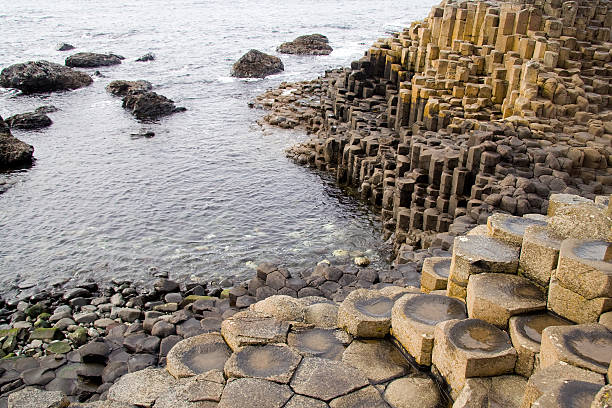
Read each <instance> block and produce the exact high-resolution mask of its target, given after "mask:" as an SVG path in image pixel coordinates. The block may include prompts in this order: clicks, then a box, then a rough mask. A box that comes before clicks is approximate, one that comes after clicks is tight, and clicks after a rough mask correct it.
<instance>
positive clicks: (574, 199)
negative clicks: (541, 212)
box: [548, 194, 593, 217]
mask: <svg viewBox="0 0 612 408" xmlns="http://www.w3.org/2000/svg"><path fill="white" fill-rule="evenodd" d="M592 203H593V200H589V199H588V198H584V197H581V196H579V195H574V194H551V195H550V197H549V198H548V216H549V217H553V216H554V215H555V213H556V212H557V210H558V209H560V208H564V207H568V206H570V205H578V204H592Z"/></svg>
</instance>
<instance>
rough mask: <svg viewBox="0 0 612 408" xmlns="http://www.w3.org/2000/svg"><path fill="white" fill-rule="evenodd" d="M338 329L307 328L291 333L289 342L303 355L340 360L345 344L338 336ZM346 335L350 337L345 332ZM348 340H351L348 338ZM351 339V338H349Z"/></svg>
mask: <svg viewBox="0 0 612 408" xmlns="http://www.w3.org/2000/svg"><path fill="white" fill-rule="evenodd" d="M338 333H344V332H339V331H337V330H333V329H332V330H326V329H307V330H297V331H292V332H290V333H289V336H288V338H287V344H289V346H291V347H294V348H295V349H296V350H297V351H299V352H300V353H301V354H302V355H305V356H311V357H321V358H327V359H330V360H339V359H340V358H342V353H343V352H344V344H343V343H342V341H341V340H340V339H339V338H338V336H337V334H338ZM344 335H346V337H350V336H349V335H347V334H346V333H344ZM347 340H349V339H348V338H347ZM349 341H350V340H349Z"/></svg>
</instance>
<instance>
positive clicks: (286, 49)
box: [277, 34, 334, 55]
mask: <svg viewBox="0 0 612 408" xmlns="http://www.w3.org/2000/svg"><path fill="white" fill-rule="evenodd" d="M333 50H334V49H333V48H332V47H330V45H329V40H328V39H327V37H326V36H324V35H321V34H310V35H302V36H300V37H298V38H296V39H295V40H293V41H291V42H286V43H282V44H281V45H280V47H278V49H277V51H278V52H281V53H283V54H298V55H329V54H330V53H331V52H332V51H333Z"/></svg>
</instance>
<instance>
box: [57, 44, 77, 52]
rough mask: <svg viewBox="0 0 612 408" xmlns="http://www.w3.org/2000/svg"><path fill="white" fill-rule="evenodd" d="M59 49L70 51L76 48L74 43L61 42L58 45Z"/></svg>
mask: <svg viewBox="0 0 612 408" xmlns="http://www.w3.org/2000/svg"><path fill="white" fill-rule="evenodd" d="M57 50H58V51H70V50H74V45H72V44H68V43H61V44H58V45H57Z"/></svg>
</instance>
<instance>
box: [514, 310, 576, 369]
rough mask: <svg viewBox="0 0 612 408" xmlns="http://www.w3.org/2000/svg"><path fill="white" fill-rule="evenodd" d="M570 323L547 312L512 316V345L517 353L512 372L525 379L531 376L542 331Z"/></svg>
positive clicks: (538, 350)
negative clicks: (549, 327)
mask: <svg viewBox="0 0 612 408" xmlns="http://www.w3.org/2000/svg"><path fill="white" fill-rule="evenodd" d="M571 324H572V323H571V322H570V321H568V320H565V319H563V318H561V317H558V316H555V315H553V314H550V313H548V312H541V313H534V314H528V315H522V316H513V317H511V318H510V322H509V332H510V338H511V339H512V345H513V346H514V348H515V349H516V351H517V353H518V359H517V360H516V366H515V367H514V371H515V372H516V373H517V374H520V375H523V376H525V377H529V376H531V373H532V372H533V369H534V366H535V360H536V354H538V353H539V352H540V344H541V343H542V330H544V329H545V328H547V327H548V326H566V325H571Z"/></svg>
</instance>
